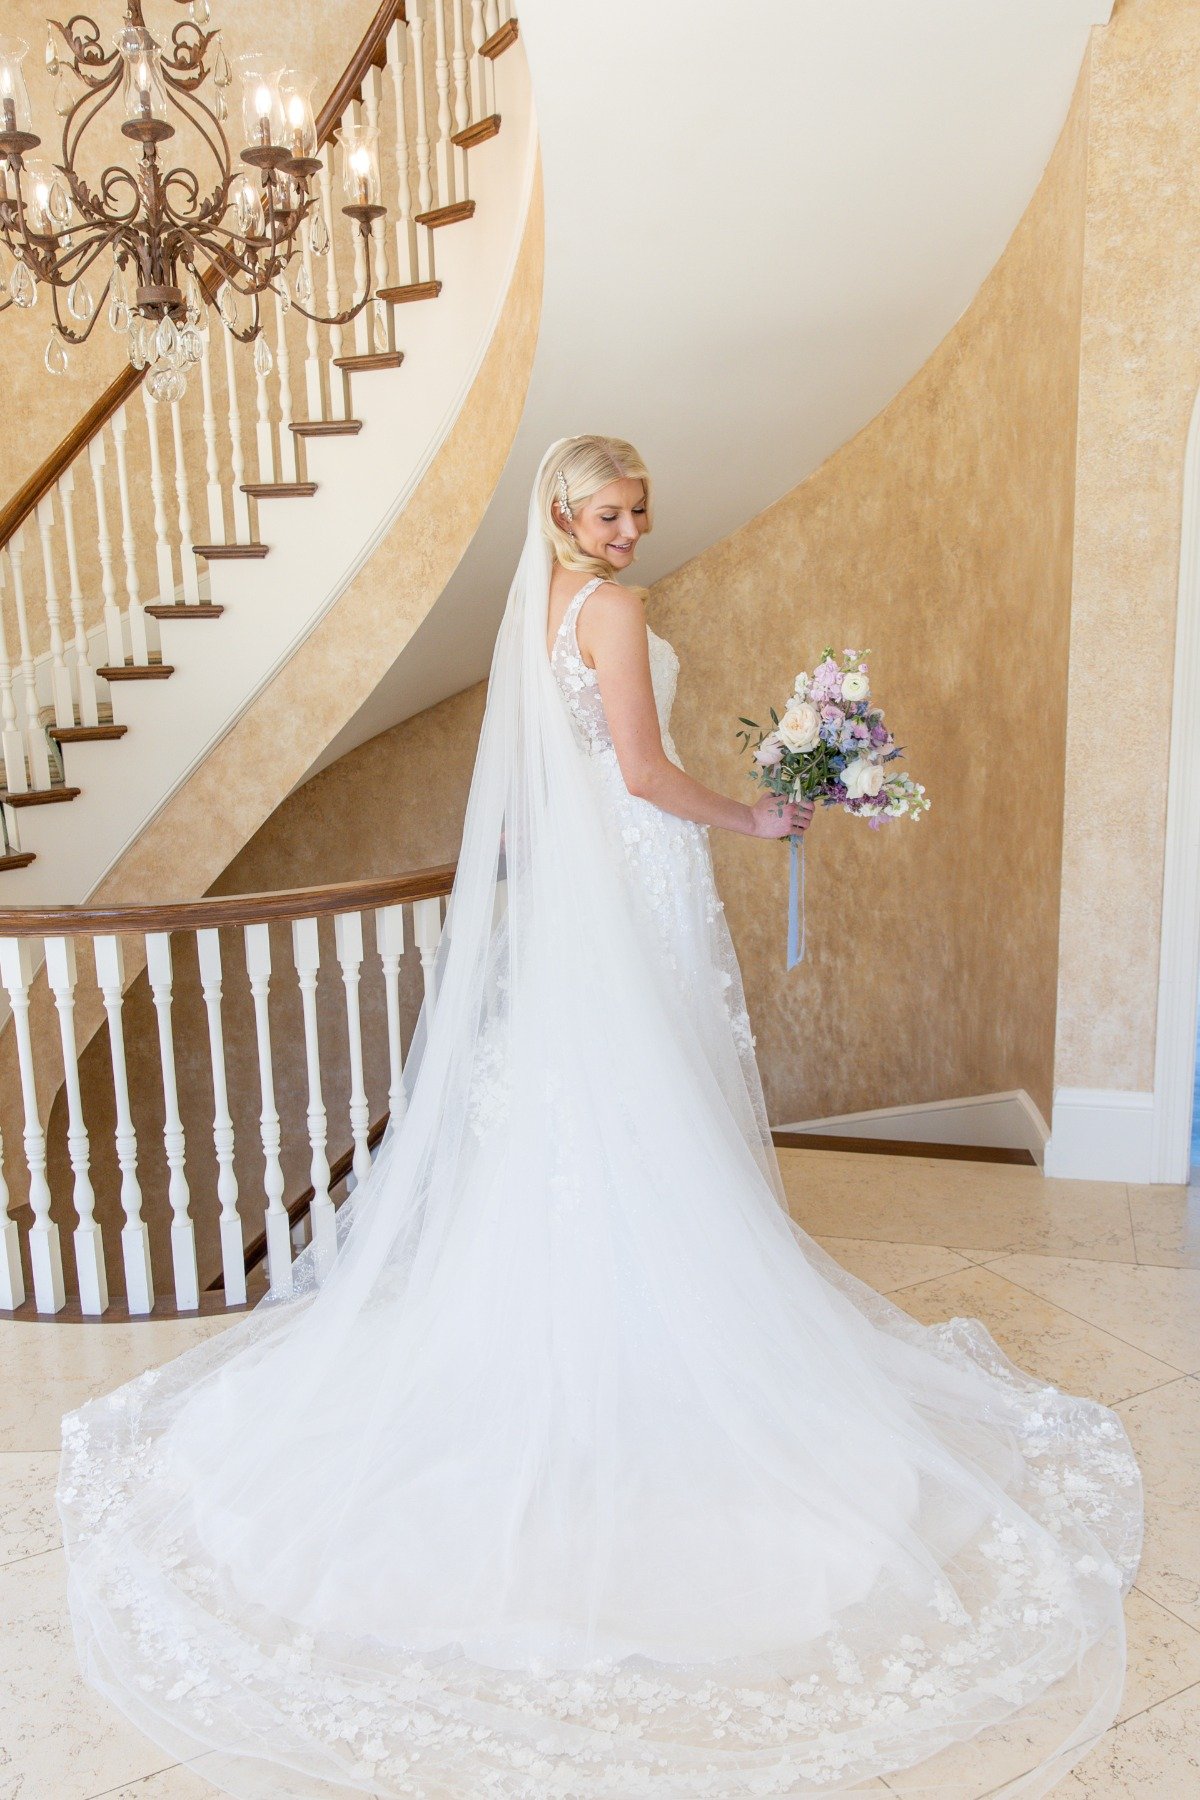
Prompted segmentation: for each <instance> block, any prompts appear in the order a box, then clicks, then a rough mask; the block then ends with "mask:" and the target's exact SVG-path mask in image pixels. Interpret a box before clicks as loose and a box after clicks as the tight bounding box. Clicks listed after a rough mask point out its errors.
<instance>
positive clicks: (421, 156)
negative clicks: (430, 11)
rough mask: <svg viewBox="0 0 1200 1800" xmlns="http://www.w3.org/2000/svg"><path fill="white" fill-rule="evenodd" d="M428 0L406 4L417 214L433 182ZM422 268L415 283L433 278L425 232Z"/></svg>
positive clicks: (428, 203) (429, 202) (427, 204)
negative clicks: (427, 83) (427, 92)
mask: <svg viewBox="0 0 1200 1800" xmlns="http://www.w3.org/2000/svg"><path fill="white" fill-rule="evenodd" d="M428 4H429V0H408V4H407V8H406V10H407V14H408V25H409V42H410V44H411V45H412V66H413V101H414V105H415V108H416V132H415V144H416V152H417V213H418V215H420V214H421V213H426V212H429V211H431V210H432V207H433V180H432V167H431V159H430V149H429V119H428V108H427V105H426V97H425V9H426V7H427V6H428ZM422 235H423V237H424V239H425V245H424V249H425V268H424V270H423V272H422V273H420V274H419V275H418V276H417V280H418V281H424V280H427V279H428V280H432V278H433V233H432V231H428V230H427V231H425V232H424V233H423V234H422Z"/></svg>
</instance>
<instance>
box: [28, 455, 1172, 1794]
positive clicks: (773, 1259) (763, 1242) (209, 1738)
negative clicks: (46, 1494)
mask: <svg viewBox="0 0 1200 1800" xmlns="http://www.w3.org/2000/svg"><path fill="white" fill-rule="evenodd" d="M569 441H570V440H565V439H560V440H559V441H558V442H557V443H556V444H554V445H552V446H551V447H550V450H549V451H548V452H547V454H546V457H545V458H544V459H543V461H542V464H541V466H540V467H539V470H538V476H537V479H536V480H535V483H534V490H533V495H532V497H531V501H530V509H529V520H528V532H527V535H526V539H525V546H524V549H523V551H522V554H521V559H520V562H519V565H518V567H517V572H516V576H515V579H514V581H513V584H512V587H511V589H510V592H509V597H508V605H507V609H506V611H505V614H504V619H503V623H502V625H501V628H500V633H499V637H498V640H497V644H496V649H495V654H494V660H493V664H492V670H491V680H490V685H489V690H488V700H487V709H486V713H485V717H484V723H483V730H482V735H481V739H480V745H479V751H478V757H477V761H476V765H475V771H474V777H473V781H472V785H471V792H470V798H469V802H468V807H467V814H466V822H465V827H464V833H463V843H462V854H461V857H460V861H459V865H458V873H457V878H456V881H455V886H454V892H453V896H452V902H451V908H450V914H449V918H448V924H447V930H446V932H445V933H444V935H443V940H442V944H441V947H440V949H439V952H438V966H437V976H438V986H437V998H436V1002H435V1003H434V1004H433V1005H432V1006H430V1005H428V1004H427V1005H426V1006H425V1007H424V1008H423V1010H422V1013H421V1017H420V1021H419V1024H418V1028H417V1034H416V1037H415V1039H414V1044H413V1048H412V1052H411V1054H410V1057H409V1063H408V1069H407V1073H406V1089H405V1091H406V1099H407V1106H406V1110H405V1112H404V1115H403V1117H402V1118H401V1119H400V1120H398V1121H396V1122H394V1124H393V1126H392V1128H390V1129H389V1132H388V1135H387V1137H386V1139H385V1141H384V1144H383V1146H382V1148H381V1150H380V1153H379V1156H378V1157H377V1159H376V1163H375V1165H374V1167H373V1169H372V1172H371V1174H370V1176H369V1178H368V1179H367V1180H366V1181H365V1182H364V1183H363V1184H362V1186H361V1187H360V1188H359V1189H358V1190H357V1191H356V1192H355V1193H353V1194H352V1195H351V1197H350V1199H349V1200H348V1201H347V1202H346V1204H345V1206H344V1207H343V1208H342V1210H341V1212H340V1214H339V1239H340V1250H339V1255H338V1258H337V1260H336V1262H335V1263H334V1265H333V1267H332V1269H331V1270H329V1271H325V1272H324V1279H323V1280H321V1281H320V1282H318V1281H317V1279H316V1277H317V1273H318V1272H317V1271H315V1270H314V1268H313V1266H312V1257H313V1252H312V1250H311V1248H310V1249H309V1250H308V1251H306V1252H304V1253H303V1254H302V1255H301V1257H300V1258H299V1259H298V1262H297V1266H296V1279H297V1292H296V1293H295V1295H293V1296H292V1297H291V1298H284V1299H275V1298H270V1297H269V1298H268V1299H266V1300H264V1301H263V1302H262V1303H261V1304H260V1305H259V1306H258V1307H257V1308H256V1309H255V1310H254V1311H253V1312H252V1313H251V1314H249V1315H247V1316H246V1317H245V1318H244V1319H241V1320H239V1321H237V1322H236V1323H234V1324H233V1325H232V1326H230V1327H229V1328H227V1329H226V1330H225V1331H223V1332H222V1333H221V1334H220V1335H218V1336H217V1337H215V1338H213V1339H210V1340H209V1341H207V1342H205V1343H204V1344H201V1345H200V1346H198V1347H197V1348H195V1349H193V1350H191V1351H189V1352H187V1353H186V1354H185V1355H183V1356H181V1357H179V1358H177V1359H176V1360H175V1361H174V1362H172V1363H169V1364H167V1365H166V1366H165V1367H164V1368H162V1369H160V1370H152V1371H150V1372H149V1373H147V1374H146V1375H144V1376H142V1377H140V1378H138V1379H137V1380H135V1381H133V1382H131V1383H129V1384H127V1385H126V1386H125V1387H123V1388H120V1389H118V1390H117V1391H116V1392H115V1393H114V1394H112V1395H109V1396H106V1397H104V1398H102V1399H99V1400H95V1401H92V1402H90V1403H88V1404H87V1405H85V1406H83V1407H81V1408H80V1409H79V1410H78V1411H77V1412H74V1413H71V1414H69V1415H68V1416H67V1417H66V1419H65V1420H64V1427H63V1430H64V1457H63V1467H62V1473H61V1476H60V1485H59V1507H60V1511H61V1513H62V1517H63V1521H64V1528H65V1537H66V1543H67V1548H68V1555H69V1560H70V1585H69V1594H70V1605H71V1610H72V1616H73V1620H74V1626H75V1632H76V1640H77V1645H78V1650H79V1655H80V1658H81V1662H82V1664H83V1667H84V1669H85V1671H86V1674H87V1676H88V1678H89V1679H90V1680H91V1681H92V1682H93V1683H94V1684H95V1685H96V1686H97V1687H98V1688H100V1689H101V1690H102V1691H103V1692H104V1693H106V1694H107V1695H109V1696H110V1698H111V1699H112V1700H113V1701H114V1702H115V1703H116V1704H117V1705H118V1706H119V1707H121V1708H122V1709H123V1711H124V1712H125V1713H127V1714H128V1715H129V1717H130V1718H131V1719H132V1720H133V1721H134V1722H135V1723H136V1724H137V1725H138V1726H140V1727H141V1728H142V1729H143V1730H144V1731H145V1732H146V1733H148V1734H149V1735H150V1736H151V1737H152V1738H154V1739H155V1740H156V1741H157V1742H158V1743H160V1744H161V1745H162V1746H163V1747H164V1748H165V1749H166V1750H168V1751H169V1752H170V1753H171V1754H173V1755H174V1756H176V1757H179V1758H181V1759H192V1758H198V1759H199V1760H198V1761H197V1762H196V1763H195V1767H196V1769H197V1772H198V1773H202V1774H204V1775H205V1776H206V1777H207V1778H208V1779H209V1780H210V1781H212V1782H213V1783H214V1784H215V1785H217V1786H219V1787H221V1788H222V1789H224V1790H225V1791H227V1792H229V1793H231V1794H234V1795H237V1796H242V1797H244V1800H267V1797H268V1796H272V1797H276V1796H279V1795H289V1796H302V1797H304V1800H307V1797H309V1796H312V1797H313V1800H320V1797H324V1796H329V1795H335V1794H345V1795H352V1794H356V1793H358V1794H368V1795H374V1796H386V1797H388V1800H392V1797H396V1800H399V1797H401V1796H414V1797H422V1800H480V1797H486V1796H500V1797H503V1800H544V1797H551V1796H554V1797H559V1796H561V1797H562V1800H601V1797H602V1800H631V1797H632V1796H637V1795H643V1794H645V1795H652V1796H656V1797H657V1796H663V1797H671V1796H675V1797H678V1800H684V1797H691V1796H701V1795H707V1796H712V1797H714V1800H741V1797H743V1796H757V1795H799V1794H810V1793H833V1792H846V1791H852V1790H853V1789H854V1788H855V1787H856V1786H858V1785H860V1784H862V1785H865V1784H867V1783H868V1782H869V1781H870V1780H871V1779H872V1777H874V1776H876V1775H878V1774H881V1773H886V1772H888V1771H891V1770H896V1769H901V1768H903V1769H907V1770H911V1774H910V1775H906V1776H902V1777H900V1778H899V1785H900V1791H902V1792H910V1791H911V1792H915V1793H920V1794H922V1795H927V1796H936V1797H937V1800H967V1797H968V1796H971V1795H974V1794H976V1793H978V1792H980V1791H982V1789H983V1787H986V1789H987V1791H988V1792H990V1793H996V1794H998V1793H1004V1794H1006V1795H1007V1794H1011V1795H1016V1794H1023V1795H1035V1794H1043V1793H1045V1792H1047V1791H1048V1790H1049V1788H1050V1787H1051V1786H1052V1785H1053V1784H1054V1782H1055V1781H1056V1780H1058V1779H1059V1778H1060V1777H1061V1776H1062V1774H1063V1773H1065V1771H1066V1770H1067V1769H1068V1768H1069V1767H1070V1766H1071V1764H1072V1763H1073V1762H1074V1761H1076V1760H1077V1759H1078V1757H1079V1756H1080V1755H1081V1754H1082V1753H1083V1751H1084V1750H1085V1749H1086V1748H1087V1747H1088V1746H1089V1745H1090V1743H1091V1742H1092V1741H1094V1739H1095V1737H1096V1736H1097V1735H1098V1734H1099V1733H1100V1732H1101V1731H1103V1729H1104V1728H1105V1727H1106V1726H1107V1725H1108V1724H1109V1723H1110V1722H1111V1720H1112V1718H1113V1716H1114V1714H1115V1712H1116V1708H1117V1703H1118V1700H1119V1697H1120V1691H1121V1685H1122V1680H1123V1674H1124V1664H1125V1643H1124V1633H1123V1623H1122V1606H1121V1600H1122V1593H1123V1591H1125V1590H1126V1589H1127V1587H1128V1585H1129V1583H1130V1581H1131V1580H1132V1576H1133V1572H1134V1569H1135V1567H1136V1563H1137V1557H1138V1553H1139V1549H1140V1534H1141V1490H1140V1481H1139V1476H1138V1470H1137V1466H1136V1463H1135V1462H1134V1459H1133V1456H1132V1453H1131V1450H1130V1447H1129V1443H1128V1439H1127V1438H1126V1436H1125V1433H1124V1431H1123V1429H1122V1427H1121V1425H1120V1423H1119V1421H1118V1420H1117V1419H1116V1417H1115V1415H1113V1414H1112V1413H1111V1412H1109V1411H1108V1410H1107V1409H1106V1408H1105V1407H1103V1406H1101V1405H1099V1404H1098V1403H1096V1402H1093V1401H1090V1400H1086V1399H1079V1398H1074V1397H1071V1396H1068V1395H1065V1394H1063V1393H1061V1392H1059V1391H1058V1390H1056V1389H1054V1388H1052V1387H1049V1386H1047V1385H1045V1384H1044V1383H1039V1382H1037V1381H1035V1380H1033V1379H1032V1378H1030V1377H1029V1376H1027V1375H1025V1374H1023V1373H1022V1372H1021V1371H1019V1370H1018V1369H1016V1368H1015V1367H1014V1365H1013V1364H1012V1363H1011V1362H1010V1361H1009V1360H1008V1359H1007V1358H1006V1357H1005V1356H1004V1355H1003V1354H1002V1352H1001V1351H1000V1350H999V1349H998V1347H997V1346H996V1345H995V1343H994V1342H993V1340H992V1338H991V1337H990V1336H989V1334H988V1333H987V1332H986V1330H985V1329H984V1328H983V1327H982V1326H981V1325H979V1324H978V1323H976V1322H974V1321H971V1320H966V1319H952V1320H950V1321H949V1322H948V1323H947V1324H944V1325H940V1326H937V1327H933V1328H926V1327H922V1326H919V1325H917V1324H915V1323H914V1322H913V1321H912V1320H911V1319H910V1318H909V1317H908V1316H907V1315H906V1314H904V1313H903V1312H901V1311H900V1310H899V1309H898V1308H896V1307H895V1306H893V1305H891V1304H890V1303H889V1302H888V1301H886V1300H884V1299H882V1298H881V1297H879V1296H878V1295H876V1294H875V1293H874V1292H873V1291H872V1290H871V1289H869V1288H867V1287H866V1286H865V1285H864V1284H862V1283H861V1282H859V1281H857V1280H856V1279H855V1278H854V1277H852V1276H850V1275H849V1274H847V1273H845V1272H844V1271H842V1270H841V1269H840V1268H839V1267H838V1266H837V1265H836V1264H835V1263H834V1262H833V1261H832V1260H831V1259H830V1258H829V1257H828V1256H827V1255H826V1254H825V1253H824V1252H823V1251H822V1250H821V1249H820V1247H819V1246H818V1245H816V1244H815V1243H814V1242H813V1241H812V1240H811V1239H810V1238H808V1237H807V1236H806V1235H805V1234H804V1233H803V1232H802V1231H801V1230H800V1229H799V1228H798V1227H797V1226H796V1225H794V1224H793V1223H792V1222H791V1221H790V1220H789V1218H788V1215H787V1212H786V1208H785V1205H784V1197H783V1192H782V1187H781V1183H780V1177H779V1172H778V1167H777V1163H776V1160H775V1156H774V1152H773V1150H772V1147H771V1143H770V1137H769V1133H768V1130H767V1124H766V1118H765V1113H764V1109H763V1101H762V1090H761V1086H760V1084H759V1082H758V1077H757V1071H756V1070H755V1068H754V1064H753V1058H752V1055H751V1054H750V1051H749V1047H748V1044H746V1043H743V1044H741V1045H740V1046H739V1043H738V1040H737V1033H736V1032H735V1031H734V1030H733V1029H732V1025H731V1020H732V1019H733V1016H734V1014H733V1010H732V1005H736V1004H738V1003H740V999H741V988H740V980H739V978H738V976H737V968H736V960H735V959H733V956H732V950H731V947H730V944H729V938H728V932H727V928H726V927H725V924H724V919H723V916H722V915H721V913H720V911H719V908H717V909H714V907H713V906H712V905H709V906H707V908H706V906H705V903H704V898H703V896H702V895H697V896H695V897H694V913H693V914H691V915H687V908H688V907H689V906H692V905H693V896H691V895H690V893H683V894H675V895H673V896H672V904H673V905H676V906H678V907H681V908H683V909H684V913H685V915H687V916H686V917H685V919H684V928H683V930H682V932H681V933H680V934H678V935H677V942H679V943H680V944H681V945H691V946H692V953H691V954H690V955H684V956H683V959H682V962H683V966H680V958H678V957H676V958H674V959H672V958H667V957H664V956H663V954H662V953H661V949H660V948H659V943H658V940H657V938H656V937H655V934H654V932H653V930H652V929H651V928H650V926H649V925H648V924H647V920H646V918H645V917H644V916H643V915H642V914H641V913H640V912H639V911H638V909H637V908H635V907H631V905H630V903H629V894H628V890H627V887H626V886H625V885H623V884H624V883H626V882H627V879H628V877H627V875H626V874H625V873H624V872H623V869H622V866H621V858H620V855H619V853H618V851H619V846H618V851H615V850H614V844H613V839H612V836H611V822H606V820H605V817H604V812H603V806H602V803H601V797H600V792H599V789H598V787H597V785H596V784H595V783H594V782H593V780H592V778H591V773H590V771H589V768H588V758H587V756H586V755H585V754H582V753H581V752H580V749H579V748H578V746H577V744H576V742H575V739H574V736H573V733H572V729H571V723H570V719H569V717H568V714H567V711H566V709H565V707H564V706H563V703H562V695H561V693H560V691H559V689H558V687H557V684H556V681H555V678H554V675H553V673H552V670H551V668H550V665H549V662H548V659H547V653H546V632H547V598H548V589H549V578H550V570H551V555H552V552H551V547H550V544H549V542H548V540H547V539H546V537H545V536H544V535H543V532H542V530H541V526H540V517H541V513H540V506H539V497H540V492H541V489H542V485H543V482H544V481H545V480H548V479H550V471H551V470H552V469H553V467H554V459H555V457H556V455H557V454H559V453H561V451H562V447H563V445H564V444H565V443H567V442H569ZM501 873H503V875H504V878H505V883H506V902H503V901H502V900H501V898H500V890H498V885H497V883H498V876H499V875H500V874H501ZM672 960H674V962H675V965H676V966H674V967H673V966H671V965H672ZM984 1748H986V1761H984V1760H983V1759H982V1757H981V1751H982V1750H983V1749H984ZM924 1759H931V1760H928V1761H927V1762H926V1761H925V1760H924ZM917 1763H923V1764H924V1766H922V1767H921V1769H920V1770H917V1769H915V1768H913V1767H912V1765H915V1764H917ZM905 1782H907V1783H908V1784H909V1785H908V1786H905V1785H904V1784H905Z"/></svg>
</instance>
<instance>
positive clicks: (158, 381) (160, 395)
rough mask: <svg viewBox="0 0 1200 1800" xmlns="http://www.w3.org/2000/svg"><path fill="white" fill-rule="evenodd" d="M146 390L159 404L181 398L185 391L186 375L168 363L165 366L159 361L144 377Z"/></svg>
mask: <svg viewBox="0 0 1200 1800" xmlns="http://www.w3.org/2000/svg"><path fill="white" fill-rule="evenodd" d="M146 391H147V393H148V394H149V395H150V398H151V399H152V400H157V401H158V402H159V403H160V405H162V404H167V403H169V402H170V401H173V400H182V399H183V396H184V395H185V394H186V393H187V377H186V376H185V375H184V374H183V373H182V371H181V370H179V369H173V368H171V367H170V365H169V364H168V365H166V366H165V367H164V366H163V365H162V364H161V363H160V364H157V365H156V366H155V367H154V368H153V369H151V371H150V373H149V374H148V375H147V377H146Z"/></svg>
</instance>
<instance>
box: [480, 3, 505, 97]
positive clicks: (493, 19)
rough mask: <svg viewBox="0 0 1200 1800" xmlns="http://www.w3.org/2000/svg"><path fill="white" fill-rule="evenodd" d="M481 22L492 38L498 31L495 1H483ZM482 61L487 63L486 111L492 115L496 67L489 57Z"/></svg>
mask: <svg viewBox="0 0 1200 1800" xmlns="http://www.w3.org/2000/svg"><path fill="white" fill-rule="evenodd" d="M483 22H484V24H485V26H486V27H487V36H488V37H492V36H494V34H495V33H496V32H497V31H499V29H500V23H501V21H500V9H499V7H498V6H497V4H496V0H484V10H483ZM483 60H484V61H485V62H486V63H487V92H488V101H487V110H488V112H489V113H494V112H495V110H496V65H495V63H494V62H493V61H492V59H491V57H490V56H485V57H484V59H483Z"/></svg>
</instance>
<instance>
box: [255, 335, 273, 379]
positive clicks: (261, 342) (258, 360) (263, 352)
mask: <svg viewBox="0 0 1200 1800" xmlns="http://www.w3.org/2000/svg"><path fill="white" fill-rule="evenodd" d="M274 367H275V358H274V357H273V356H272V355H271V346H270V344H268V342H267V340H266V338H265V337H263V336H262V335H261V333H260V334H259V336H258V337H257V338H256V339H255V343H254V372H255V374H256V375H269V374H270V373H271V370H272V369H273V368H274Z"/></svg>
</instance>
